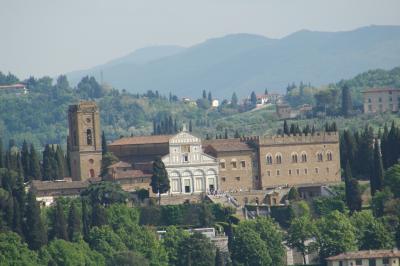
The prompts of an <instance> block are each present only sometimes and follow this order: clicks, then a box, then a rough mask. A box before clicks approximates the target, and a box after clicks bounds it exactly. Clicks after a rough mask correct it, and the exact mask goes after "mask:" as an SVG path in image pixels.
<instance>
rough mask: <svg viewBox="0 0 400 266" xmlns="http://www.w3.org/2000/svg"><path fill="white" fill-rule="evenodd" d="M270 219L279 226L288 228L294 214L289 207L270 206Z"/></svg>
mask: <svg viewBox="0 0 400 266" xmlns="http://www.w3.org/2000/svg"><path fill="white" fill-rule="evenodd" d="M271 217H272V218H274V220H275V221H276V222H277V223H279V225H280V226H282V227H284V228H288V227H289V225H290V222H291V220H292V219H293V217H294V212H293V209H292V207H291V206H271Z"/></svg>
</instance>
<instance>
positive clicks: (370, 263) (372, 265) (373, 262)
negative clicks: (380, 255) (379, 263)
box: [368, 259, 376, 266]
mask: <svg viewBox="0 0 400 266" xmlns="http://www.w3.org/2000/svg"><path fill="white" fill-rule="evenodd" d="M368 266H376V260H375V259H369V260H368Z"/></svg>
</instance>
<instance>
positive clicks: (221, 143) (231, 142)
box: [203, 139, 252, 152]
mask: <svg viewBox="0 0 400 266" xmlns="http://www.w3.org/2000/svg"><path fill="white" fill-rule="evenodd" d="M207 146H209V147H211V148H212V149H214V150H215V151H216V152H230V151H252V148H250V147H249V146H248V145H247V144H246V143H245V142H241V141H240V139H214V140H204V141H203V148H206V147H207Z"/></svg>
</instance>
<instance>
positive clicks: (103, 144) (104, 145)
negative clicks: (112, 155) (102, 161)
mask: <svg viewBox="0 0 400 266" xmlns="http://www.w3.org/2000/svg"><path fill="white" fill-rule="evenodd" d="M154 122H155V121H154ZM153 131H154V129H153ZM107 152H108V147H107V139H106V134H105V133H104V131H102V132H101V153H102V155H103V156H104V155H105V154H106V153H107Z"/></svg>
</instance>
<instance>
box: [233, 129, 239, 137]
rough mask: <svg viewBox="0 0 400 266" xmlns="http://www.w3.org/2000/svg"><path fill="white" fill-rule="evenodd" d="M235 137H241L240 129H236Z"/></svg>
mask: <svg viewBox="0 0 400 266" xmlns="http://www.w3.org/2000/svg"><path fill="white" fill-rule="evenodd" d="M234 138H235V139H238V138H240V134H239V131H238V130H237V129H236V131H235V136H234Z"/></svg>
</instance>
